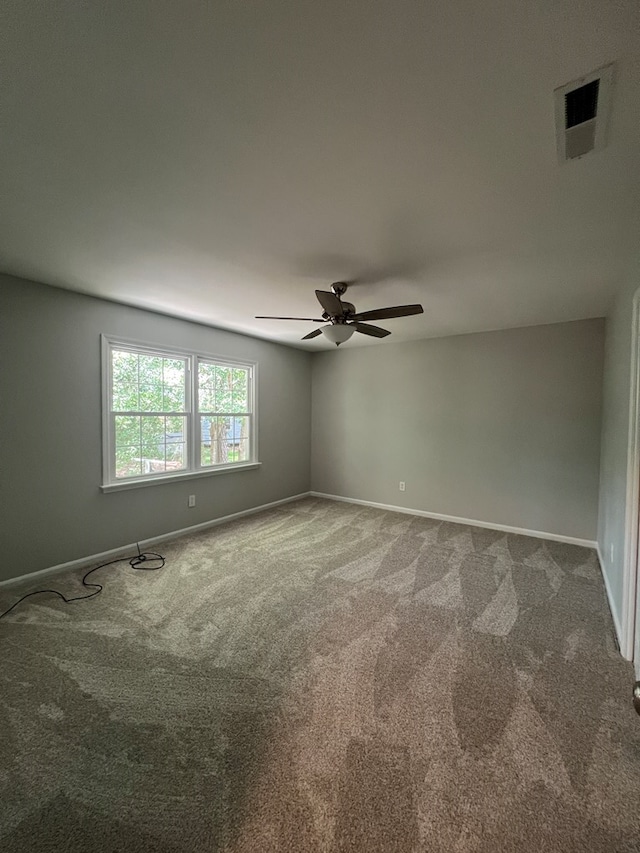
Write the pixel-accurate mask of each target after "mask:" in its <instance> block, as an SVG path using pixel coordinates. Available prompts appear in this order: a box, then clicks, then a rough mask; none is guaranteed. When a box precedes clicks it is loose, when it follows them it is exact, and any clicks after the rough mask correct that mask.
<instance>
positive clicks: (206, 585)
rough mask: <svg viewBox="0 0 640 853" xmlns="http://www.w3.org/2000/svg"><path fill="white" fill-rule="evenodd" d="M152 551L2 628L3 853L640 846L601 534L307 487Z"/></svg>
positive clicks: (72, 584)
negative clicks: (532, 530)
mask: <svg viewBox="0 0 640 853" xmlns="http://www.w3.org/2000/svg"><path fill="white" fill-rule="evenodd" d="M163 551H164V553H165V554H166V557H167V566H166V568H165V569H164V570H162V571H161V572H158V573H154V574H145V573H141V572H133V571H132V570H131V569H129V568H128V566H125V567H120V568H114V569H103V570H101V571H100V572H99V573H97V575H99V577H98V579H99V580H104V582H105V591H104V592H103V593H102V595H101V596H99V597H97V598H96V599H94V600H92V601H88V602H82V603H77V604H71V605H65V604H63V603H62V602H60V601H58V600H55V599H45V598H41V599H35V600H33V599H32V600H31V601H30V602H26V603H24V604H23V605H21V606H20V608H18V609H17V610H16V611H14V612H13V613H12V614H11V615H10V616H9V617H8V618H6V619H3V620H2V621H1V622H0V643H1V647H2V655H1V659H0V678H1V683H0V850H2V851H3V853H13V851H20V853H40V851H56V853H59V851H83V853H85V852H86V853H90V851H131V852H132V853H138V851H154V853H168V851H193V853H200V851H225V853H248V851H260V853H271V851H273V853H276V851H296V852H298V851H299V852H300V853H302V851H313V853H316V852H317V853H320V851H327V853H329V851H331V853H346V851H360V852H361V853H394V851H397V853H409V851H425V853H427V851H429V853H439V851H442V853H444V851H447V853H449V852H450V851H460V853H467V852H469V853H471V851H473V853H503V851H514V853H515V851H527V850H531V851H535V853H542V851H553V853H565V851H576V853H577V851H580V853H584V851H598V852H599V853H617V851H638V850H640V717H637V716H636V715H635V713H634V711H633V708H632V704H631V701H630V698H631V697H630V692H631V688H632V684H633V672H632V667H631V666H630V665H629V664H627V663H625V662H624V661H622V659H621V658H620V657H619V655H618V654H617V652H616V651H615V649H614V645H613V628H612V624H611V619H610V616H609V614H608V611H607V606H606V602H605V595H604V589H603V585H602V581H601V578H600V575H599V571H598V566H597V561H596V556H595V554H594V553H593V552H592V551H590V550H587V549H583V548H578V547H575V546H568V545H560V544H556V543H553V542H543V541H541V540H538V539H529V538H526V537H520V536H513V535H505V534H502V533H498V532H494V531H490V530H482V529H478V528H470V527H464V526H461V525H454V524H448V523H438V522H435V521H431V520H428V519H423V518H416V517H412V516H407V515H399V514H395V513H390V512H384V511H380V510H374V509H368V508H363V507H358V506H354V505H348V504H338V503H333V502H329V501H321V500H313V499H305V500H302V501H299V502H297V503H294V504H288V505H285V506H283V507H282V508H280V509H275V510H273V511H269V512H265V513H262V514H260V515H255V516H251V517H248V518H246V519H243V520H241V521H239V522H236V523H233V524H229V525H226V526H223V527H218V528H213V529H211V530H210V531H208V532H206V533H203V534H201V535H198V536H192V537H189V538H184V539H180V540H176V541H174V542H172V543H169V544H166V545H165V547H164V548H163ZM81 574H82V573H81V572H77V571H76V572H71V573H68V574H66V575H61V576H58V577H57V578H56V581H57V586H59V587H60V588H61V589H63V590H64V591H66V592H67V593H68V594H73V593H76V592H77V591H78V586H79V577H80V575H81ZM23 591H24V589H21V590H18V589H17V588H15V587H14V588H12V589H5V590H3V591H2V592H1V594H0V609H4V608H5V607H7V606H8V605H9V604H10V603H11V602H12V601H13V600H14V598H15V596H16V594H17V593H18V592H20V593H21V592H23Z"/></svg>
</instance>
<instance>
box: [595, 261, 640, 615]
mask: <svg viewBox="0 0 640 853" xmlns="http://www.w3.org/2000/svg"><path fill="white" fill-rule="evenodd" d="M639 287H640V264H637V265H636V267H635V268H634V269H632V270H630V272H629V276H628V279H627V282H626V284H625V286H624V287H623V288H622V289H621V291H620V292H619V294H618V296H617V298H616V300H615V303H614V305H613V308H612V310H611V312H610V314H609V316H608V317H607V325H606V342H605V370H604V410H603V419H602V454H601V457H602V459H601V468H600V511H599V516H598V545H599V547H600V553H601V555H602V560H603V567H602V568H603V571H604V573H605V576H606V578H607V583H608V586H609V593H610V604H611V608H612V610H613V611H614V619H615V620H616V621H617V624H618V626H620V625H621V622H622V607H623V565H624V540H625V511H626V489H627V452H628V441H629V402H630V384H631V326H632V320H633V318H632V303H633V297H634V294H635V292H636V290H638V288H639ZM612 549H613V555H612V553H611V552H612Z"/></svg>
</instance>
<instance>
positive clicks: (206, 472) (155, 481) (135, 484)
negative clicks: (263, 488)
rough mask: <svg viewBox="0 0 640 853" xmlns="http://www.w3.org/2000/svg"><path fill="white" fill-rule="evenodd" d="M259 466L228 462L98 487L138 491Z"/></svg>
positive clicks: (250, 463) (257, 463) (258, 463)
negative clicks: (142, 488) (143, 488)
mask: <svg viewBox="0 0 640 853" xmlns="http://www.w3.org/2000/svg"><path fill="white" fill-rule="evenodd" d="M261 465H262V462H230V463H229V464H228V465H216V466H215V467H212V468H200V469H199V470H198V471H181V472H180V473H179V474H165V475H164V476H162V477H147V478H146V479H145V480H133V479H132V480H119V481H118V482H117V483H107V484H106V485H104V486H100V491H102V492H106V493H109V492H122V491H125V490H126V489H139V488H140V487H141V486H158V485H160V483H175V482H176V481H178V482H180V481H182V480H194V479H195V478H196V477H214V476H215V475H216V474H229V473H230V472H231V471H251V470H253V469H255V468H260V466H261Z"/></svg>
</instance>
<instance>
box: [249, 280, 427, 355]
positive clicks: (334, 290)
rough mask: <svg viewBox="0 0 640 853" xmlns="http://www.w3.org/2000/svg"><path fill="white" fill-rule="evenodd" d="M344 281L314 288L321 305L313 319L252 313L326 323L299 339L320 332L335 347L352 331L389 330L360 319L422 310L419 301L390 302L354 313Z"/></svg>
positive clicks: (382, 334) (379, 334) (375, 334)
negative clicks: (327, 287) (387, 305)
mask: <svg viewBox="0 0 640 853" xmlns="http://www.w3.org/2000/svg"><path fill="white" fill-rule="evenodd" d="M347 287H348V283H347V282H346V281H336V282H334V283H333V284H332V285H331V291H328V290H316V296H317V297H318V302H319V303H320V305H321V306H322V309H323V311H322V317H321V319H319V320H317V319H315V318H312V317H264V316H261V317H256V320H308V321H309V322H310V323H326V324H327V325H324V326H322V327H321V328H320V329H314V330H313V331H312V332H309V334H308V335H305V336H304V337H303V338H302V340H303V341H308V340H309V339H310V338H316V337H317V336H318V335H321V334H324V336H325V337H326V338H328V339H329V340H330V341H331V342H332V343H334V344H335V345H336V346H337V347H339V346H340V344H343V343H344V342H345V341H348V340H349V338H350V337H351V335H352V334H353V333H354V332H360V334H362V335H370V336H371V337H373V338H385V337H386V336H387V335H390V334H391V332H389V331H387V329H381V328H380V327H379V326H371V325H370V324H369V323H364V322H363V321H364V320H387V319H392V318H394V317H408V316H409V315H410V314H422V313H423V310H424V309H423V308H422V305H394V306H393V307H392V308H376V309H374V310H373V311H362V312H360V313H358V312H357V311H356V307H355V305H353V304H352V303H351V302H343V301H342V298H341V297H342V296H344V294H345V293H346V291H347Z"/></svg>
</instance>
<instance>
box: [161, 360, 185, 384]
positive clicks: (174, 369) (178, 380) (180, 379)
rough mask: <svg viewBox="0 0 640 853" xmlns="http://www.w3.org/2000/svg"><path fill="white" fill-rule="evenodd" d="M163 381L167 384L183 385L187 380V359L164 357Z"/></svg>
mask: <svg viewBox="0 0 640 853" xmlns="http://www.w3.org/2000/svg"><path fill="white" fill-rule="evenodd" d="M163 371H164V378H163V380H162V381H163V382H164V384H165V385H172V386H181V387H182V388H184V382H185V361H184V359H182V358H165V359H163Z"/></svg>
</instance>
